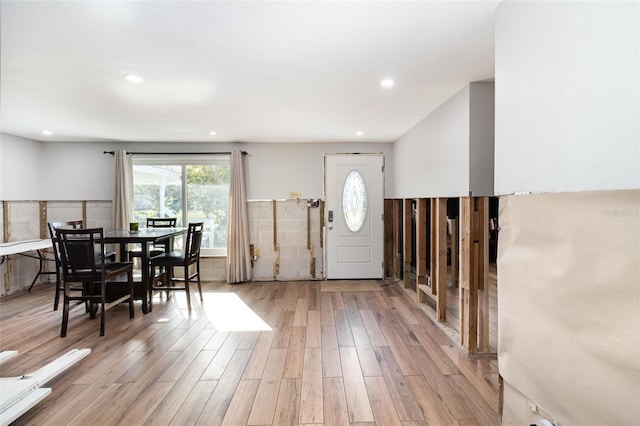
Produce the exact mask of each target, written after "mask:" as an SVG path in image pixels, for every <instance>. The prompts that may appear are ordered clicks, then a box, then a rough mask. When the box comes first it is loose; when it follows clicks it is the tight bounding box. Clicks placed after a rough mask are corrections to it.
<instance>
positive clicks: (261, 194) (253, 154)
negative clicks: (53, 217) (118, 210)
mask: <svg viewBox="0 0 640 426" xmlns="http://www.w3.org/2000/svg"><path fill="white" fill-rule="evenodd" d="M1 135H2V140H3V144H2V146H1V147H0V149H1V150H2V158H3V161H4V163H3V164H2V172H1V177H2V188H1V189H2V192H0V199H14V200H24V199H42V200H111V199H112V198H113V193H114V188H115V179H114V177H113V170H114V167H115V164H114V159H113V157H112V156H110V155H106V154H103V151H113V150H114V149H125V150H127V151H133V152H140V151H142V152H149V151H153V152H227V151H230V150H232V149H243V150H246V151H248V153H249V155H248V156H247V159H246V167H247V196H248V198H249V199H254V200H256V199H257V200H260V199H266V200H270V199H286V198H288V197H289V192H292V191H295V192H300V193H301V196H302V198H321V197H322V167H323V163H322V158H323V155H324V154H325V153H336V152H382V153H384V154H385V159H386V164H387V171H386V192H387V193H388V192H390V191H391V185H392V182H393V179H392V174H393V173H392V169H393V167H392V144H391V143H367V142H362V143H345V144H340V143H253V144H248V143H233V144H218V143H216V144H213V143H209V144H205V143H180V144H177V143H104V142H86V143H83V142H67V143H64V142H42V143H41V142H36V141H32V140H29V139H23V138H18V137H16V136H11V135H6V134H1ZM16 176H19V177H20V178H19V179H16ZM40 182H44V183H45V184H44V185H42V186H41V184H40ZM27 197H28V198H27Z"/></svg>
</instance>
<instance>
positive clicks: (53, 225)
mask: <svg viewBox="0 0 640 426" xmlns="http://www.w3.org/2000/svg"><path fill="white" fill-rule="evenodd" d="M47 226H48V227H49V235H50V236H51V245H52V247H53V260H54V262H55V268H56V271H55V272H56V295H55V298H54V300H53V310H54V311H57V310H58V305H59V304H60V293H63V292H64V286H63V285H62V260H61V259H60V247H59V244H58V237H57V236H56V229H58V228H69V229H79V228H84V223H83V221H81V220H70V221H66V222H48V223H47ZM71 290H79V291H82V287H79V288H72V289H71Z"/></svg>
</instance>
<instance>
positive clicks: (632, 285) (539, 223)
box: [498, 190, 640, 426]
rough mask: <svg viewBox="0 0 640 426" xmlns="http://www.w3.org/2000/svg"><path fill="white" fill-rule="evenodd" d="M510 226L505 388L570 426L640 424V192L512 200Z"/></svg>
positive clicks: (506, 219) (503, 307) (506, 223)
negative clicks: (510, 388)
mask: <svg viewBox="0 0 640 426" xmlns="http://www.w3.org/2000/svg"><path fill="white" fill-rule="evenodd" d="M500 226H501V230H500V240H499V247H500V250H499V254H498V275H499V277H500V279H499V286H498V301H499V302H498V303H499V309H498V310H499V312H500V318H499V325H498V327H499V344H498V360H499V366H500V373H501V375H502V377H503V378H504V380H505V382H507V384H508V385H510V386H512V387H513V388H515V389H516V390H517V391H518V392H520V393H521V394H522V395H524V396H526V398H528V400H529V401H531V402H532V403H534V405H533V407H535V405H537V406H538V407H540V410H544V411H545V412H546V413H549V414H550V415H551V416H552V419H553V420H555V421H557V422H559V423H560V424H562V425H564V426H566V425H594V424H610V425H630V424H640V402H639V401H640V400H639V399H638V398H639V395H640V191H639V190H632V191H605V192H583V193H561V194H538V195H511V196H504V197H501V198H500ZM511 403H513V404H515V403H516V402H515V401H510V399H509V398H508V395H507V394H505V400H504V407H505V410H504V411H505V413H514V412H517V410H518V409H516V408H515V407H510V404H511ZM530 405H531V404H530ZM527 409H528V408H527ZM520 410H522V409H521V408H520ZM521 412H522V411H521ZM530 414H531V412H529V413H524V412H522V417H521V418H520V419H518V418H512V419H506V418H505V419H503V420H504V423H510V422H514V424H517V423H520V422H521V421H522V420H524V419H527V418H528V417H527V416H529V415H530ZM511 415H512V414H511ZM522 424H524V423H522Z"/></svg>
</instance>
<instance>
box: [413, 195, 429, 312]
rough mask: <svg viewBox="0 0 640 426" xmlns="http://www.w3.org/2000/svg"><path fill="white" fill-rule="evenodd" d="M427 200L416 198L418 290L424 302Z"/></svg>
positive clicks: (419, 299)
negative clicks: (422, 288)
mask: <svg viewBox="0 0 640 426" xmlns="http://www.w3.org/2000/svg"><path fill="white" fill-rule="evenodd" d="M427 237H428V235H427V200H426V198H418V199H416V292H417V293H418V302H421V303H422V302H424V301H425V299H424V296H423V295H421V294H420V293H421V287H420V286H423V285H424V284H426V282H427Z"/></svg>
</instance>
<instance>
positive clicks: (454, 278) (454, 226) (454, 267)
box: [449, 219, 460, 287]
mask: <svg viewBox="0 0 640 426" xmlns="http://www.w3.org/2000/svg"><path fill="white" fill-rule="evenodd" d="M449 224H450V229H451V282H452V283H453V285H454V286H455V287H458V272H459V260H460V250H459V247H458V243H459V232H458V219H449Z"/></svg>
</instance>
